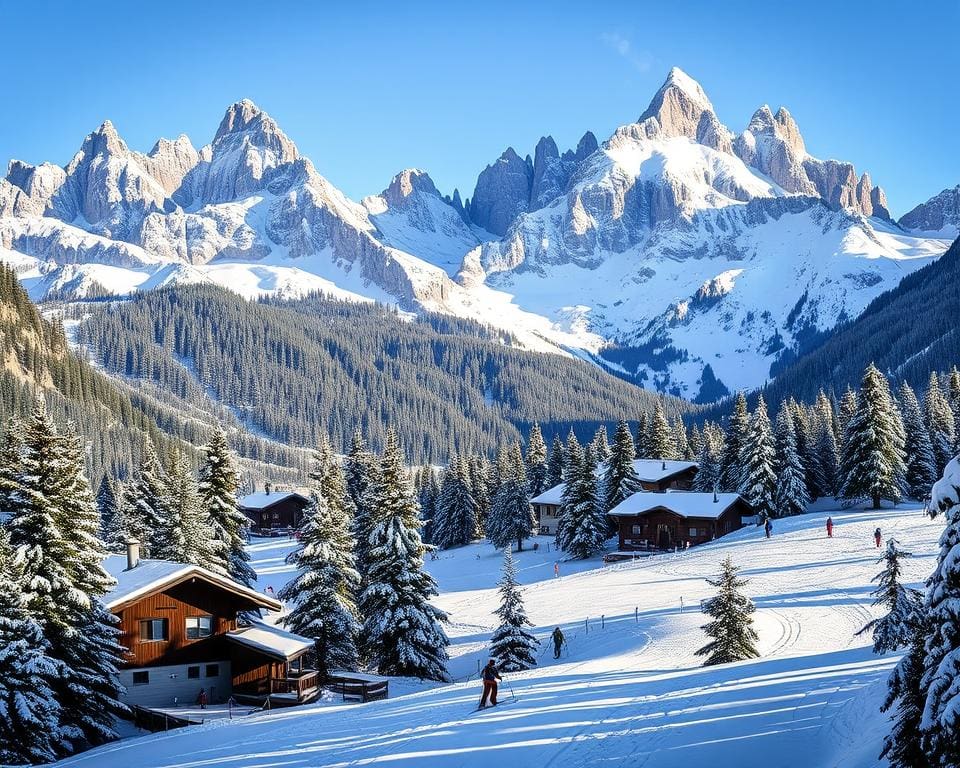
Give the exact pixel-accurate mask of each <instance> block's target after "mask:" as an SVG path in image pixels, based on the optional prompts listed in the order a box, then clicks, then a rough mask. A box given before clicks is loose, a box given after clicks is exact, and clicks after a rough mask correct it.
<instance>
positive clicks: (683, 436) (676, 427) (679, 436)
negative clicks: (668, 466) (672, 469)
mask: <svg viewBox="0 0 960 768" xmlns="http://www.w3.org/2000/svg"><path fill="white" fill-rule="evenodd" d="M671 430H672V432H673V445H674V446H675V450H674V454H675V455H674V458H677V459H682V460H684V461H692V460H693V459H694V458H695V456H696V454H695V453H693V449H692V448H691V447H690V438H689V436H688V435H687V428H686V426H685V425H684V423H683V419H681V418H680V417H679V416H677V417H676V418H675V419H674V420H673V424H672V425H671Z"/></svg>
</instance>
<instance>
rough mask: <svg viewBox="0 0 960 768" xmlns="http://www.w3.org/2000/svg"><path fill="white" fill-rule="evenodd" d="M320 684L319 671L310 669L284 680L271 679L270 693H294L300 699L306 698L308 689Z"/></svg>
mask: <svg viewBox="0 0 960 768" xmlns="http://www.w3.org/2000/svg"><path fill="white" fill-rule="evenodd" d="M319 685H320V675H319V673H318V672H317V671H316V670H314V669H310V670H307V671H305V672H304V673H303V674H301V675H297V676H296V677H287V678H284V679H282V680H273V681H271V685H270V693H293V694H296V696H297V699H298V700H299V699H302V698H304V696H305V695H306V694H307V692H308V691H311V690H313V689H315V688H317V686H319Z"/></svg>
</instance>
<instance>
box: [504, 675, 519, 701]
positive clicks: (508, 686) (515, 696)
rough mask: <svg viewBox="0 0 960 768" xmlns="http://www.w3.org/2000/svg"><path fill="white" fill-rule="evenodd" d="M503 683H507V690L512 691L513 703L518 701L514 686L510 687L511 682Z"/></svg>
mask: <svg viewBox="0 0 960 768" xmlns="http://www.w3.org/2000/svg"><path fill="white" fill-rule="evenodd" d="M503 682H505V683H506V684H507V688H509V689H510V696H511V697H512V699H513V701H516V700H517V694H515V693H514V692H513V686H512V685H510V681H509V680H504V681H503Z"/></svg>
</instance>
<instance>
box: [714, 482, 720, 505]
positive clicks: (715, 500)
mask: <svg viewBox="0 0 960 768" xmlns="http://www.w3.org/2000/svg"><path fill="white" fill-rule="evenodd" d="M718 501H720V499H719V498H717V488H716V486H714V488H713V503H714V504H716V503H717V502H718Z"/></svg>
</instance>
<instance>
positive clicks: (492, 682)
mask: <svg viewBox="0 0 960 768" xmlns="http://www.w3.org/2000/svg"><path fill="white" fill-rule="evenodd" d="M481 677H482V678H483V696H481V697H480V709H483V708H484V707H485V706H487V699H489V700H490V706H491V707H495V706H497V681H498V680H500V672H499V671H498V670H497V662H496V660H495V659H490V661H488V662H487V666H485V667H484V668H483V672H482V673H481Z"/></svg>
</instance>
